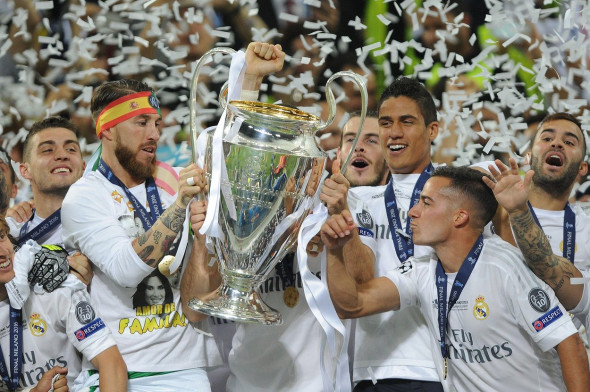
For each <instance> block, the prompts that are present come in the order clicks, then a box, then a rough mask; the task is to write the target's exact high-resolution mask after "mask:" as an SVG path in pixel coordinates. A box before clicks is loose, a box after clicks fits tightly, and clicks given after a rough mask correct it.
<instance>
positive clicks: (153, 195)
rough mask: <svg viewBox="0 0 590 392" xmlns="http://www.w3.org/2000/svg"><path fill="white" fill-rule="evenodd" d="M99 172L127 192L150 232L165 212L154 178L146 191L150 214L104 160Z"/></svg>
mask: <svg viewBox="0 0 590 392" xmlns="http://www.w3.org/2000/svg"><path fill="white" fill-rule="evenodd" d="M98 171H99V172H100V174H102V175H103V176H105V177H106V179H107V180H109V181H110V182H111V183H112V184H114V185H117V186H118V187H120V188H121V189H123V191H125V194H126V195H127V197H128V198H129V201H131V204H133V208H135V210H136V211H137V212H139V218H140V219H141V223H142V225H143V228H144V230H145V231H148V230H149V229H150V227H152V225H153V224H154V223H155V222H156V221H157V220H158V218H159V217H160V215H162V212H163V211H162V202H161V201H160V195H159V194H158V188H157V187H156V182H155V181H154V178H153V177H150V178H148V179H147V180H146V182H145V191H146V194H147V200H148V205H149V206H150V212H148V211H147V210H146V209H145V207H144V206H142V205H141V203H140V202H139V200H137V198H136V197H135V196H133V194H132V193H131V192H129V189H127V187H126V186H125V185H124V184H123V183H122V182H121V180H119V179H118V178H117V176H115V173H113V171H112V170H111V168H110V167H109V166H108V165H107V164H106V163H105V161H103V160H102V158H101V159H100V163H99V164H98Z"/></svg>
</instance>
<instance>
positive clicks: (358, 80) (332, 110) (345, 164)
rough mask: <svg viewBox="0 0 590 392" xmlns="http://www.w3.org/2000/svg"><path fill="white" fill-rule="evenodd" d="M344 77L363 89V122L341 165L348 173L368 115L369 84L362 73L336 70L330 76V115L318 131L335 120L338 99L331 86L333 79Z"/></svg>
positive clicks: (328, 86)
mask: <svg viewBox="0 0 590 392" xmlns="http://www.w3.org/2000/svg"><path fill="white" fill-rule="evenodd" d="M342 77H349V78H351V79H352V80H353V81H354V83H356V85H357V86H358V88H359V90H360V91H361V105H362V107H361V122H360V124H359V129H358V131H357V133H356V136H355V138H354V140H353V142H352V147H351V149H350V152H349V153H348V155H347V156H346V159H345V160H344V161H343V162H342V164H341V165H340V172H341V173H342V174H343V175H344V174H345V173H346V169H348V164H349V163H350V159H351V158H352V154H354V149H355V148H356V143H357V142H358V140H359V137H360V136H361V131H362V129H363V124H364V123H365V117H366V115H367V86H366V84H365V80H364V79H363V78H362V77H361V76H360V75H358V74H356V73H354V72H352V71H340V72H336V73H335V74H334V75H332V76H331V77H330V79H328V82H327V83H326V100H327V101H328V106H329V108H330V114H329V116H328V121H326V123H325V124H322V125H320V126H319V128H318V131H321V130H324V129H326V127H327V126H328V125H330V124H331V123H332V121H334V117H335V116H336V101H335V99H334V93H333V92H332V88H331V87H330V85H331V84H332V81H333V80H334V79H337V78H342Z"/></svg>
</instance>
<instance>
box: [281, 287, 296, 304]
mask: <svg viewBox="0 0 590 392" xmlns="http://www.w3.org/2000/svg"><path fill="white" fill-rule="evenodd" d="M283 301H284V302H285V305H287V306H288V307H290V308H293V307H295V305H297V302H298V301H299V290H297V289H296V288H295V287H294V286H289V287H287V288H286V289H285V292H284V293H283Z"/></svg>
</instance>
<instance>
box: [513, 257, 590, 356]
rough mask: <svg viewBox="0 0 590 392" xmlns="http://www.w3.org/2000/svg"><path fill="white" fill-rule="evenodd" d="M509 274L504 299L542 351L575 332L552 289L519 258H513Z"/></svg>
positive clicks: (569, 318)
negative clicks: (512, 267)
mask: <svg viewBox="0 0 590 392" xmlns="http://www.w3.org/2000/svg"><path fill="white" fill-rule="evenodd" d="M513 266H514V269H513V270H512V273H511V274H508V276H507V277H506V278H507V284H506V293H505V295H506V299H507V301H508V303H509V304H510V305H511V307H512V310H513V313H514V317H515V319H516V321H517V322H518V323H519V324H520V326H521V327H522V328H523V329H524V330H525V331H526V332H527V333H528V334H529V336H530V337H531V338H532V339H533V341H534V342H535V343H536V344H537V345H538V346H539V348H540V349H541V350H543V351H548V350H550V349H551V348H553V347H555V346H557V345H558V344H559V343H561V342H562V341H563V340H564V339H565V338H567V337H569V336H571V335H573V334H575V333H577V332H578V331H577V330H576V327H575V326H574V324H573V322H572V320H571V317H570V316H569V314H568V312H567V311H566V310H565V308H564V307H563V305H562V304H561V303H560V302H559V301H558V300H557V298H556V296H555V293H554V292H553V290H552V289H551V288H550V287H549V286H548V285H547V284H546V283H545V282H543V281H542V280H540V279H539V278H537V277H536V276H535V275H534V274H533V273H532V272H531V271H530V270H529V269H528V268H527V267H526V266H525V265H524V262H522V261H521V260H514V263H513Z"/></svg>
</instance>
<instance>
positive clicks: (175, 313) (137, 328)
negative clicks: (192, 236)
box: [62, 172, 220, 372]
mask: <svg viewBox="0 0 590 392" xmlns="http://www.w3.org/2000/svg"><path fill="white" fill-rule="evenodd" d="M130 191H131V193H132V194H133V195H134V196H135V197H136V198H137V199H138V201H139V202H140V203H141V204H142V205H144V206H146V208H148V209H149V207H148V204H147V196H146V189H145V186H144V184H141V185H138V186H136V187H133V188H132V189H130ZM158 191H159V195H160V198H161V201H162V204H163V207H164V208H166V207H168V206H169V205H170V204H172V203H173V202H174V196H172V195H170V194H168V193H166V192H165V191H163V190H162V189H160V188H158ZM135 218H136V216H135V215H134V209H133V206H132V205H131V203H130V202H129V201H128V199H127V197H126V195H125V192H124V191H123V189H121V188H119V187H118V186H115V185H113V184H111V183H110V182H109V181H108V180H107V179H106V178H105V177H104V176H102V174H100V173H99V172H92V173H89V174H88V175H87V176H86V177H83V178H81V179H80V180H78V181H77V182H76V183H75V184H74V185H72V186H71V187H70V189H69V191H68V194H67V195H66V197H65V199H64V201H63V205H62V225H63V235H64V243H65V244H66V246H67V247H68V249H69V250H80V251H81V252H82V253H83V254H85V255H86V256H87V257H88V258H89V259H90V260H91V261H92V263H93V264H94V278H93V280H92V286H91V293H90V295H91V297H92V300H93V302H94V303H95V304H96V306H97V308H98V311H99V313H100V315H101V317H102V318H103V320H104V321H105V323H106V324H107V325H108V326H109V328H110V329H111V331H112V333H113V337H114V339H115V341H116V342H117V345H118V346H119V350H120V351H121V354H122V355H123V359H124V360H125V362H126V363H127V368H128V370H129V371H139V372H162V371H164V372H165V371H175V370H184V369H191V368H200V367H207V366H215V365H218V364H219V363H220V357H219V351H218V349H217V347H216V345H215V341H214V339H213V338H212V337H208V336H206V335H204V334H202V333H199V332H198V331H197V330H196V329H195V326H194V325H192V324H191V323H189V322H188V320H187V319H186V318H185V316H184V315H183V314H182V310H181V301H180V289H179V285H180V276H179V275H180V272H179V273H177V274H175V275H174V276H172V277H170V278H168V279H166V278H164V281H162V280H161V278H159V277H154V276H148V275H150V274H151V273H152V272H154V269H153V268H151V267H149V266H148V265H146V264H145V263H144V262H143V261H142V260H141V259H140V258H139V257H138V255H137V254H136V253H135V251H134V250H133V247H132V245H131V243H132V238H133V237H135V236H137V235H138V234H140V233H142V232H143V228H142V227H141V224H134V222H137V220H136V219H135ZM165 240H166V239H164V238H163V239H162V240H161V241H165ZM187 249H190V244H189V246H188V247H187ZM181 252H184V250H182V251H181ZM181 252H179V253H180V254H177V255H176V257H183V254H182V253H181ZM143 288H145V291H146V292H145V293H144V292H143ZM148 290H151V292H152V294H153V295H152V297H154V298H152V297H150V296H149V295H148V293H147V291H148ZM201 324H202V323H199V327H200V328H203V327H204V326H203V325H201Z"/></svg>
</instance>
